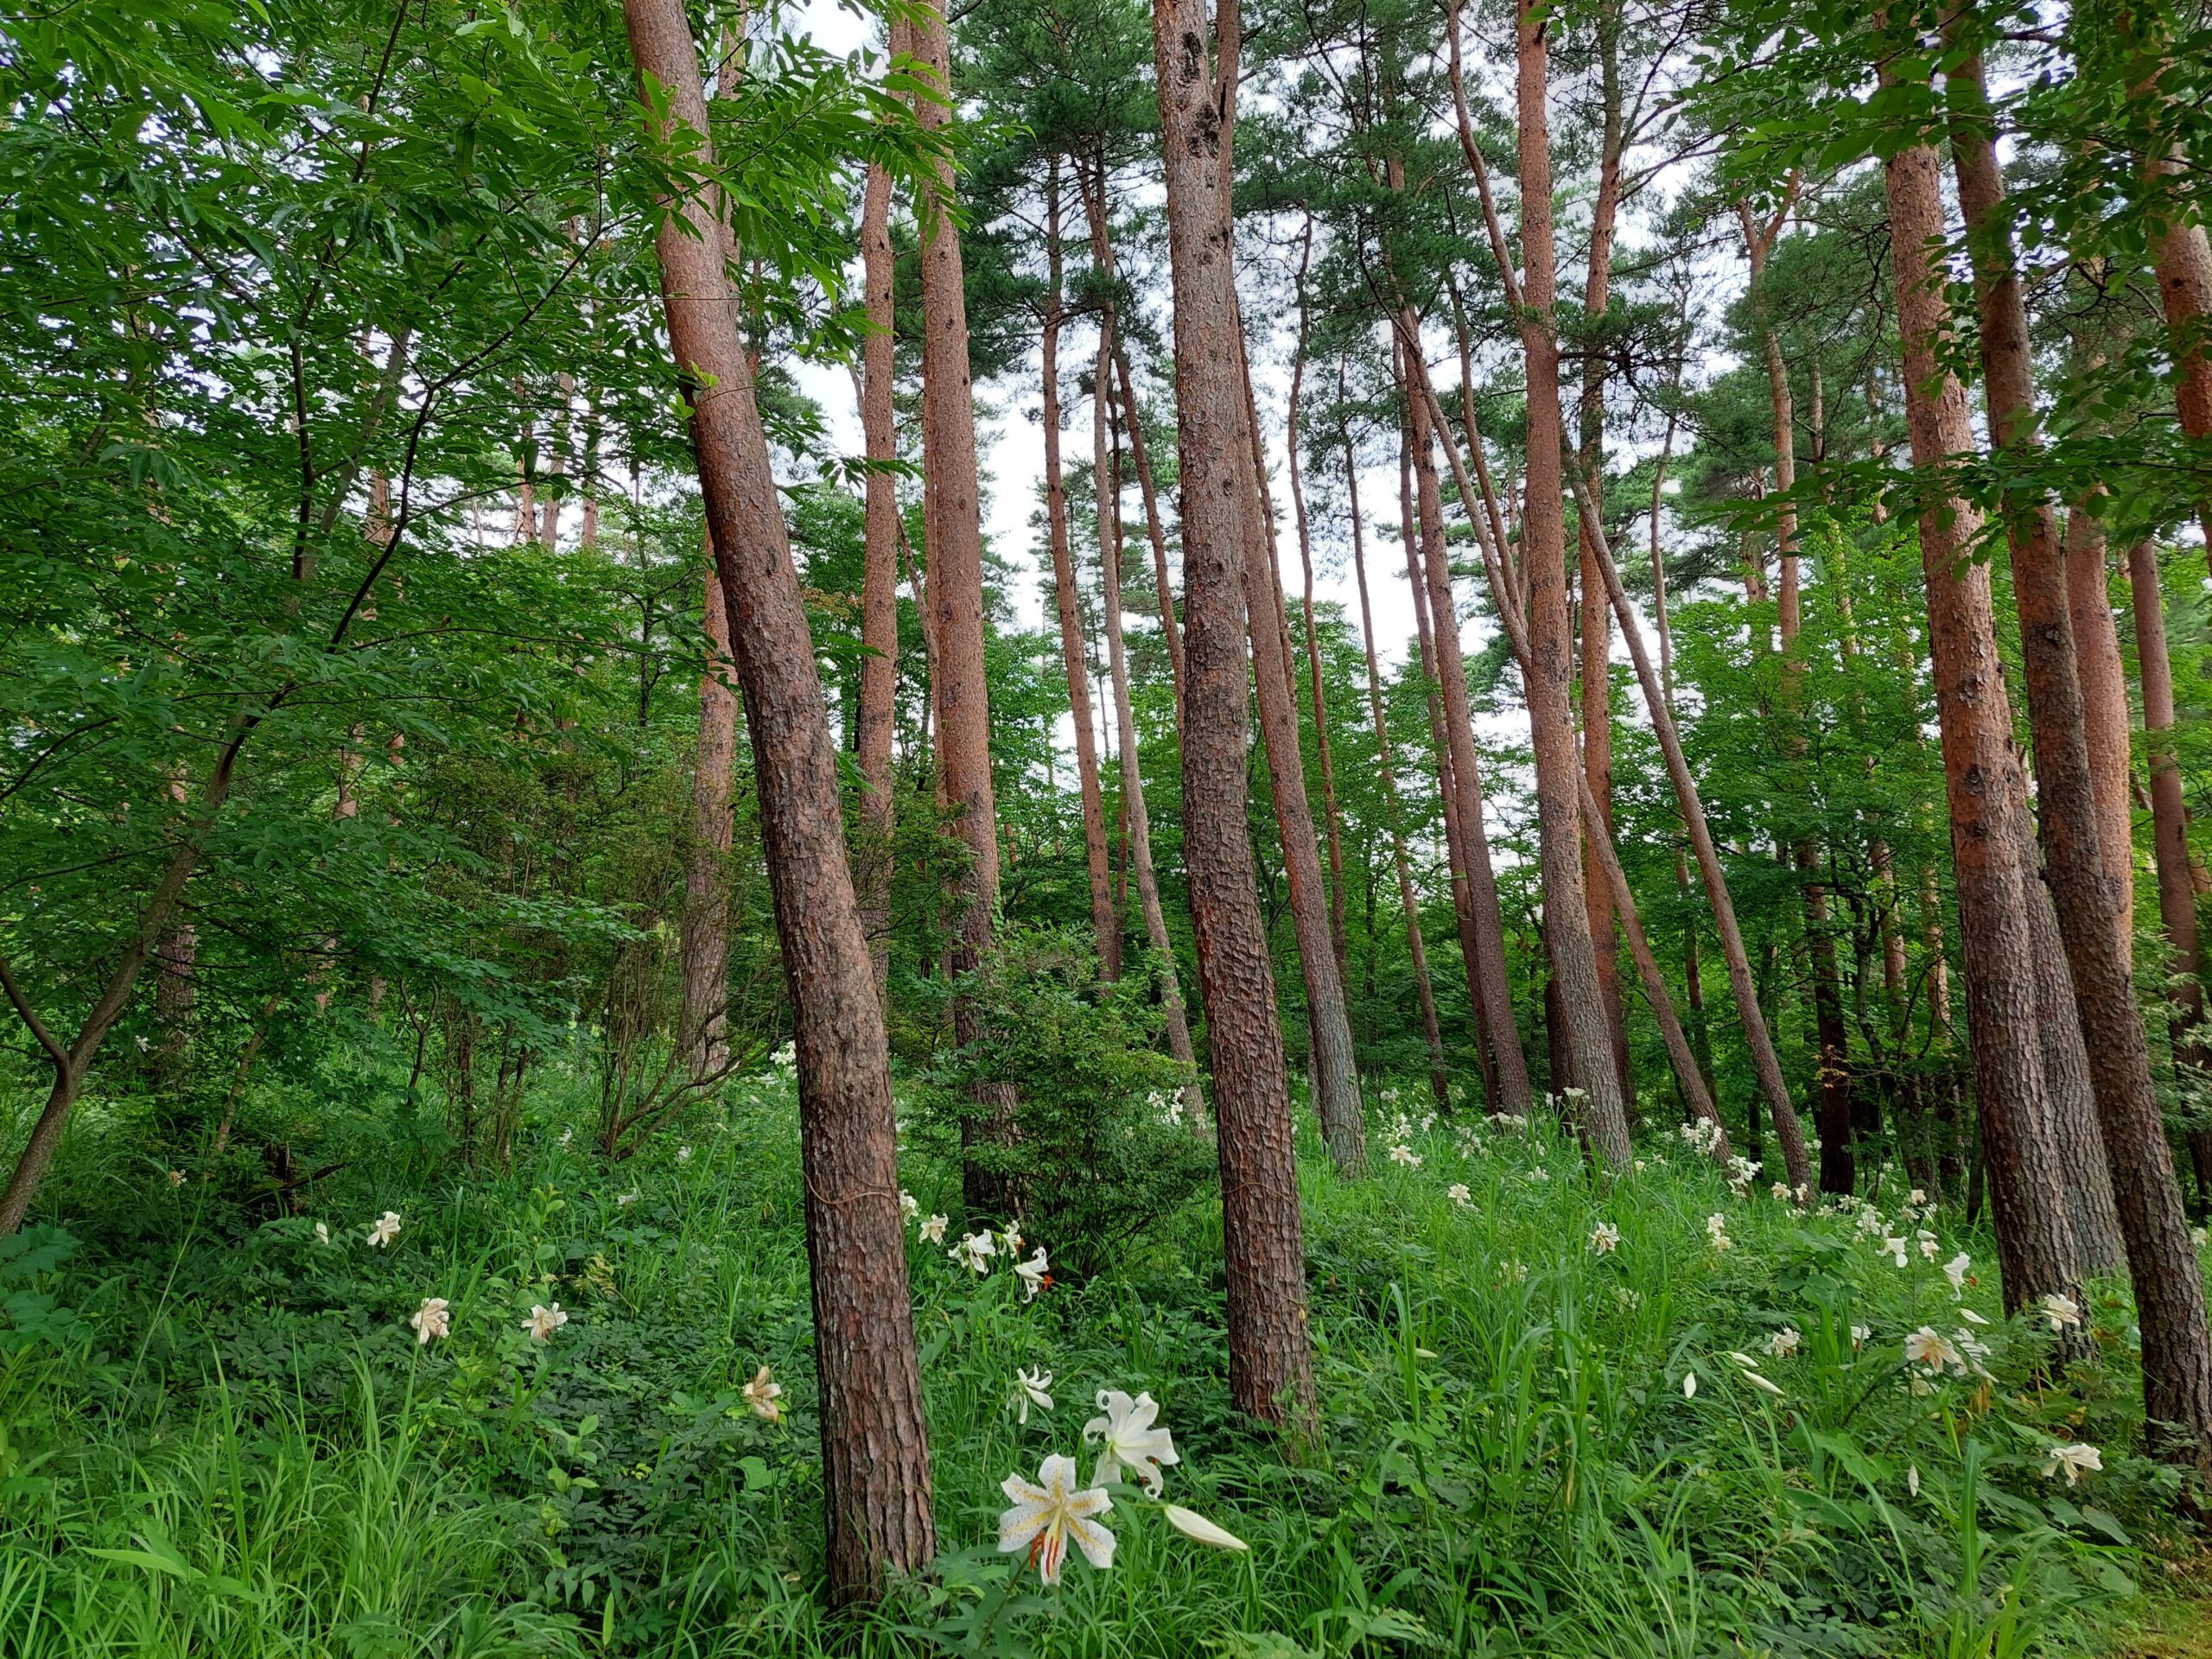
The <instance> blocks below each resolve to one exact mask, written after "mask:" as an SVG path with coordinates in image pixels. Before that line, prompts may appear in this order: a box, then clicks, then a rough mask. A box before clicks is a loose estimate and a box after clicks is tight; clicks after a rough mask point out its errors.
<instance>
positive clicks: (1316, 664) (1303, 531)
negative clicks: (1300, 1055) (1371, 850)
mask: <svg viewBox="0 0 2212 1659" xmlns="http://www.w3.org/2000/svg"><path fill="white" fill-rule="evenodd" d="M1312 257H1313V219H1312V217H1311V216H1310V215H1309V216H1308V217H1307V219H1306V240H1305V242H1304V244H1303V246H1302V251H1301V252H1300V257H1299V266H1298V353H1297V355H1296V357H1295V358H1294V359H1293V362H1292V366H1291V372H1290V410H1289V413H1288V415H1287V416H1286V417H1285V424H1286V427H1287V434H1286V441H1287V454H1288V455H1289V459H1290V510H1291V516H1292V518H1294V520H1295V521H1296V523H1297V527H1298V564H1299V569H1300V571H1301V572H1302V573H1303V574H1304V575H1305V578H1306V590H1305V616H1306V686H1307V689H1308V690H1309V691H1310V692H1311V694H1312V696H1313V746H1314V748H1315V750H1316V752H1317V753H1318V755H1319V760H1320V763H1321V822H1322V823H1323V824H1324V825H1325V827H1326V829H1327V836H1328V843H1329V941H1330V943H1331V944H1332V945H1333V946H1334V947H1335V949H1336V954H1337V978H1338V981H1339V982H1343V981H1346V980H1349V979H1350V978H1351V967H1350V964H1349V957H1350V949H1349V947H1348V946H1347V944H1345V940H1344V836H1343V835H1342V833H1341V831H1340V829H1339V828H1338V818H1337V767H1336V760H1335V757H1334V756H1333V755H1332V753H1330V749H1329V702H1328V698H1327V697H1326V696H1325V695H1324V693H1323V690H1322V686H1321V632H1320V630H1319V628H1318V627H1317V626H1315V625H1314V621H1313V526H1312V525H1311V524H1308V523H1307V522H1306V488H1305V485H1304V482H1303V480H1301V479H1300V476H1299V470H1298V400H1299V394H1300V392H1301V391H1303V390H1304V389H1305V385H1306V264H1307V262H1308V261H1309V260H1310V259H1311V258H1312Z"/></svg>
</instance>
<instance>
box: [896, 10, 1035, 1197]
mask: <svg viewBox="0 0 2212 1659" xmlns="http://www.w3.org/2000/svg"><path fill="white" fill-rule="evenodd" d="M913 30H914V36H913V44H914V57H915V60H916V65H917V67H918V69H919V71H920V72H921V73H923V74H924V75H925V76H926V77H927V78H928V79H931V80H932V81H934V82H935V83H936V86H937V88H938V97H937V98H917V99H915V113H916V116H917V118H918V119H919V121H920V123H921V124H922V126H923V127H924V128H925V130H934V129H937V128H940V127H942V126H944V124H946V123H947V122H948V121H950V119H951V118H952V111H951V108H950V105H949V103H948V102H946V101H943V100H946V99H950V96H951V86H952V77H951V68H950V55H951V43H950V40H949V39H948V37H947V35H946V32H945V22H944V10H942V8H941V6H940V5H939V4H938V3H936V0H930V3H925V4H924V5H923V6H921V7H920V8H919V10H918V11H917V13H916V15H915V19H914V22H913ZM917 194H918V195H919V197H920V198H921V200H919V202H918V204H917V213H918V217H919V219H920V220H921V226H922V230H921V242H922V248H921V255H922V257H921V265H922V272H921V283H922V320H923V329H924V336H923V345H922V482H923V509H922V511H923V518H924V521H925V524H924V531H923V542H924V545H925V550H926V551H927V554H928V558H929V565H930V573H929V596H930V604H931V607H932V608H933V609H934V611H935V613H936V615H935V621H936V625H937V679H936V684H935V686H934V688H933V689H934V691H935V694H936V702H937V757H938V779H939V786H940V790H941V791H942V794H943V796H944V802H945V804H946V806H947V807H948V808H949V809H950V811H951V813H952V818H953V829H954V832H955V833H956V834H957V836H959V837H960V839H961V840H962V841H963V842H965V843H966V845H967V848H968V850H969V855H970V862H969V868H968V869H967V871H966V872H965V873H964V874H963V876H962V877H961V879H960V881H959V884H958V889H957V893H956V894H955V895H954V909H953V916H952V936H953V946H952V967H953V971H954V972H955V973H956V974H969V973H973V972H974V970H975V969H976V967H977V966H978V964H980V963H982V960H983V958H984V957H985V956H986V955H988V953H989V950H990V948H991V940H992V936H993V931H994V929H995V925H996V924H995V912H996V910H997V906H998V892H999V833H998V802H997V798H996V795H995V791H994V790H993V787H992V783H991V709H990V692H989V687H988V681H987V678H986V676H985V671H984V664H983V531H982V518H981V511H982V505H981V486H980V485H979V483H978V481H977V476H976V398H975V389H974V387H973V385H971V384H970V382H969V365H968V299H967V294H966V290H965V287H964V283H963V276H962V263H961V253H960V232H959V230H958V227H957V226H956V225H955V223H954V221H953V217H952V207H953V202H952V196H953V191H952V164H951V162H950V161H949V160H946V159H943V158H940V159H938V161H937V162H934V163H933V165H932V168H931V170H930V171H929V172H928V174H927V175H925V177H924V179H923V181H922V182H921V183H920V185H919V186H918V190H917ZM952 1025H953V1034H954V1036H955V1038H956V1039H957V1040H958V1042H959V1043H960V1044H961V1046H963V1047H965V1046H967V1045H969V1044H970V1043H973V1042H975V1041H976V1040H977V1039H980V1038H981V1037H982V1036H983V1035H984V1020H983V1014H982V1009H981V1008H980V1007H977V1006H976V1001H975V998H974V996H973V995H970V994H969V993H966V992H961V993H957V994H956V995H954V998H953V1002H952ZM976 1103H977V1104H978V1105H980V1106H982V1107H983V1108H985V1109H986V1113H987V1115H986V1116H982V1117H980V1118H969V1119H966V1120H964V1121H963V1136H964V1137H965V1138H966V1139H967V1140H968V1141H969V1142H970V1143H971V1144H972V1143H974V1142H976V1141H984V1142H989V1141H1004V1140H1006V1139H1007V1137H1009V1136H1011V1135H1013V1133H1014V1091H1013V1090H1012V1089H1011V1088H1009V1087H1007V1085H1005V1084H998V1083H991V1082H987V1083H983V1084H978V1085H977V1087H976ZM961 1185H962V1189H963V1194H964V1196H965V1198H966V1199H967V1202H968V1206H969V1209H971V1210H976V1211H988V1212H994V1213H1000V1214H1003V1213H1007V1212H1008V1211H1013V1210H1015V1209H1017V1208H1018V1207H1019V1205H1020V1193H1019V1192H1018V1191H1017V1190H1016V1188H1015V1185H1014V1183H1012V1182H1010V1181H1008V1180H1007V1179H1006V1177H1005V1176H1004V1175H1003V1173H1001V1172H998V1171H995V1170H993V1169H990V1168H988V1167H987V1166H986V1165H985V1164H984V1163H983V1162H982V1161H980V1160H975V1159H970V1160H968V1162H967V1166H966V1168H965V1170H964V1171H963V1176H962V1183H961Z"/></svg>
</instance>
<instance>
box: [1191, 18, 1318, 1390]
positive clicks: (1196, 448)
mask: <svg viewBox="0 0 2212 1659" xmlns="http://www.w3.org/2000/svg"><path fill="white" fill-rule="evenodd" d="M1223 22H1224V25H1225V27H1224V29H1223V35H1224V39H1225V40H1227V41H1230V43H1231V45H1232V49H1233V43H1234V42H1235V41H1236V15H1235V12H1234V10H1230V13H1229V15H1228V16H1226V17H1224V19H1223ZM1152 23H1153V28H1152V36H1153V60H1154V73H1155V78H1156V79H1155V85H1156V87H1157V90H1158V93H1159V99H1160V135H1161V139H1162V149H1163V150H1164V152H1165V155H1166V194H1167V243H1168V268H1169V271H1170V275H1171V277H1172V279H1173V291H1174V302H1175V378H1176V385H1177V391H1178V396H1177V397H1176V410H1175V417H1176V429H1177V442H1178V448H1179V452H1180V459H1181V463H1182V467H1181V486H1182V492H1183V515H1182V517H1183V582H1184V616H1185V632H1184V640H1183V648H1184V669H1185V679H1184V714H1183V811H1184V826H1183V857H1184V863H1185V867H1186V868H1188V870H1189V872H1190V882H1191V918H1192V925H1193V929H1194V931H1195V933H1196V935H1197V943H1198V989H1199V995H1201V996H1202V997H1203V998H1204V1000H1205V1012H1206V1027H1207V1035H1208V1040H1209V1046H1210V1047H1211V1052H1212V1060H1213V1076H1214V1113H1215V1116H1216V1119H1217V1122H1218V1123H1219V1126H1220V1147H1221V1187H1222V1193H1221V1199H1222V1205H1221V1207H1222V1232H1223V1244H1224V1257H1225V1259H1226V1266H1227V1269H1228V1322H1229V1391H1230V1399H1231V1400H1232V1401H1233V1402H1235V1404H1236V1407H1237V1408H1238V1409H1239V1410H1241V1411H1243V1412H1245V1413H1247V1414H1249V1415H1251V1416H1254V1417H1257V1418H1260V1419H1262V1420H1263V1421H1269V1422H1282V1421H1287V1420H1290V1419H1298V1420H1301V1421H1302V1420H1304V1419H1305V1418H1306V1416H1307V1414H1308V1413H1309V1412H1310V1410H1311V1408H1312V1402H1313V1353H1312V1348H1311V1344H1310V1343H1309V1340H1308V1338H1307V1335H1306V1254H1305V1238H1304V1230H1303V1224H1302V1222H1301V1220H1300V1215H1299V1210H1298V1171H1297V1165H1296V1161H1295V1159H1294V1155H1293V1150H1292V1143H1291V1127H1290V1096H1289V1084H1288V1079H1287V1077H1286V1076H1285V1073H1284V1069H1283V1053H1282V1028H1281V1023H1280V1016H1279V1014H1278V1013H1277V1011H1276V1007H1275V989H1274V972H1273V969H1271V967H1270V965H1269V963H1268V939H1267V933H1266V931H1265V929H1264V928H1263V926H1262V922H1261V917H1260V899H1259V889H1258V886H1257V883H1256V882H1255V880H1254V877H1253V871H1252V848H1251V842H1250V838H1249V835H1248V833H1247V830H1246V826H1245V809H1246V793H1245V766H1244V743H1245V734H1246V731H1247V730H1248V725H1247V720H1246V715H1245V695H1246V694H1245V656H1244V644H1243V635H1244V628H1243V606H1242V604H1241V602H1240V595H1241V594H1242V592H1243V566H1244V563H1245V558H1246V539H1245V534H1244V523H1243V520H1244V517H1245V515H1246V514H1247V513H1249V512H1250V511H1251V504H1252V492H1251V488H1250V480H1249V478H1248V477H1247V475H1246V468H1247V467H1249V465H1250V462H1249V459H1248V457H1249V445H1248V444H1247V442H1246V441H1245V435H1244V412H1243V391H1242V381H1243V373H1242V370H1241V367H1240V364H1239V359H1238V352H1237V340H1236V284H1235V268H1234V264H1233V258H1234V254H1235V251H1236V250H1235V241H1234V236H1235V233H1234V229H1233V221H1232V219H1231V216H1230V131H1231V126H1230V123H1231V122H1232V121H1233V119H1234V116H1235V108H1236V104H1235V76H1236V65H1235V60H1234V59H1233V57H1231V58H1230V60H1228V61H1225V62H1220V63H1217V64H1210V63H1209V62H1208V61H1207V41H1208V38H1209V36H1210V35H1211V32H1212V31H1211V28H1210V23H1211V19H1209V18H1208V16H1207V15H1206V9H1205V0H1154V6H1153V19H1152ZM1253 632H1255V633H1257V632H1262V630H1260V629H1256V628H1255V630H1254V631H1253Z"/></svg>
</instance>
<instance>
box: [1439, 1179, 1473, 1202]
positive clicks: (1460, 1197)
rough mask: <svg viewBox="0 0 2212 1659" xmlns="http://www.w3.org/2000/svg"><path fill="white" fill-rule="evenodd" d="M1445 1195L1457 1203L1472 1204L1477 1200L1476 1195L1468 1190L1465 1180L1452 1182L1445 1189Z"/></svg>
mask: <svg viewBox="0 0 2212 1659" xmlns="http://www.w3.org/2000/svg"><path fill="white" fill-rule="evenodd" d="M1444 1196H1445V1197H1446V1198H1449V1199H1451V1200H1452V1203H1454V1204H1457V1205H1471V1204H1472V1203H1473V1202H1474V1201H1475V1195H1474V1194H1473V1193H1471V1192H1468V1191H1467V1184H1466V1183H1465V1181H1454V1182H1452V1185H1449V1186H1447V1187H1446V1188H1445V1189H1444Z"/></svg>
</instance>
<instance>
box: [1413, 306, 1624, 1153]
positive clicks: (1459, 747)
mask: <svg viewBox="0 0 2212 1659" xmlns="http://www.w3.org/2000/svg"><path fill="white" fill-rule="evenodd" d="M1400 338H1401V340H1402V341H1405V342H1412V341H1417V340H1419V339H1420V333H1419V324H1418V322H1417V321H1416V320H1415V319H1414V316H1413V315H1412V314H1411V313H1410V312H1408V313H1406V314H1405V315H1404V316H1403V319H1402V323H1401V327H1400ZM1406 349H1407V353H1408V354H1410V353H1412V352H1413V350H1414V346H1413V345H1412V344H1411V343H1408V344H1407V347H1406ZM1416 372H1417V373H1418V374H1419V375H1421V376H1423V377H1425V376H1426V374H1427V365H1421V366H1420V368H1419V370H1418V371H1416ZM1414 373H1415V372H1409V374H1408V385H1409V386H1410V385H1412V384H1413V380H1414ZM1410 404H1411V408H1410V411H1409V412H1410V413H1411V415H1412V426H1413V445H1414V487H1415V490H1416V493H1417V494H1418V496H1419V499H1420V504H1421V582H1422V585H1423V586H1424V587H1425V588H1426V589H1427V595H1428V610H1429V615H1430V619H1431V626H1432V627H1433V629H1434V630H1435V634H1436V677H1437V681H1438V684H1439V690H1440V694H1441V696H1442V700H1443V705H1444V706H1443V715H1444V732H1445V741H1446V753H1448V755H1449V757H1450V759H1451V762H1452V794H1453V796H1454V797H1455V798H1456V804H1457V807H1458V812H1459V834H1460V836H1461V838H1462V842H1463V845H1464V847H1465V855H1466V861H1467V878H1468V880H1467V889H1468V901H1469V907H1470V910H1471V914H1472V919H1473V922H1474V929H1475V952H1476V956H1475V962H1476V972H1475V978H1476V979H1477V981H1478V985H1479V988H1480V992H1481V997H1482V1015H1483V1025H1484V1028H1485V1029H1486V1030H1487V1031H1488V1033H1489V1035H1490V1041H1491V1056H1492V1058H1493V1060H1494V1062H1495V1064H1496V1065H1497V1093H1498V1101H1499V1104H1500V1107H1501V1109H1503V1110H1505V1111H1508V1112H1512V1113H1515V1114H1516V1115H1518V1116H1526V1115H1527V1113H1528V1110H1529V1092H1530V1090H1529V1062H1528V1058H1527V1057H1526V1055H1525V1054H1524V1053H1523V1052H1522V1047H1521V1033H1520V1027H1519V1026H1518V1025H1517V1024H1516V1021H1515V1019H1514V1014H1513V990H1512V982H1511V981H1510V980H1509V979H1508V978H1507V976H1506V969H1505V916H1504V912H1503V909H1502V908H1501V906H1499V903H1498V898H1497V874H1496V872H1495V871H1494V870H1493V869H1492V868H1491V855H1490V835H1489V832H1488V830H1487V829H1485V828H1484V823H1483V794H1482V779H1481V773H1480V772H1479V770H1478V760H1477V756H1476V753H1475V728H1474V713H1473V709H1471V706H1470V704H1469V702H1468V699H1467V670H1466V663H1465V658H1463V657H1462V656H1461V654H1460V650H1459V605H1458V603H1457V601H1455V600H1454V599H1453V597H1452V566H1451V561H1450V556H1449V554H1448V553H1447V551H1446V548H1445V544H1444V502H1443V497H1442V493H1441V491H1440V488H1439V486H1438V484H1437V478H1436V459H1435V454H1436V452H1435V448H1434V447H1433V432H1432V430H1431V423H1430V420H1429V413H1428V409H1427V405H1426V404H1424V403H1423V402H1422V400H1421V397H1419V396H1418V395H1417V394H1416V395H1415V396H1414V397H1412V398H1411V399H1410ZM1432 525H1433V526H1434V533H1433V534H1431V533H1430V527H1431V526H1432ZM1578 855H1579V854H1578ZM1607 925H1608V926H1610V925H1611V923H1610V921H1609V922H1608V924H1607ZM1624 1129H1625V1125H1624Z"/></svg>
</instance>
